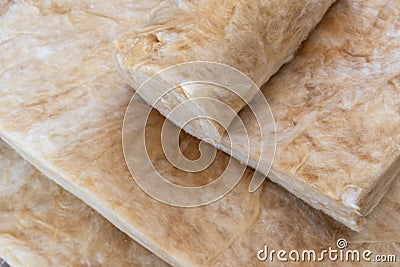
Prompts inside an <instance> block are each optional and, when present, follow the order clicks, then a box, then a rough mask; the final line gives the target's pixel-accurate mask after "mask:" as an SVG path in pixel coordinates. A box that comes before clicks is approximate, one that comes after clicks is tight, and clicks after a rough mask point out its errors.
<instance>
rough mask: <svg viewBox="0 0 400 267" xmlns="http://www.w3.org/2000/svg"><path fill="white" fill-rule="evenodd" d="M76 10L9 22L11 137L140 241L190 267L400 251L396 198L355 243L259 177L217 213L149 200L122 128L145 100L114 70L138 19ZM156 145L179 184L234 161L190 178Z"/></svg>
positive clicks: (157, 120) (3, 109) (30, 12)
mask: <svg viewBox="0 0 400 267" xmlns="http://www.w3.org/2000/svg"><path fill="white" fill-rule="evenodd" d="M146 3H147V4H150V3H151V2H149V1H146ZM59 4H60V3H59ZM64 4H65V6H64V7H68V8H65V9H62V8H61V7H63V4H60V5H61V6H58V8H56V9H54V8H52V7H47V6H42V5H38V6H36V4H32V3H28V2H24V3H17V4H15V5H13V6H12V7H11V8H10V9H9V10H8V12H7V13H5V14H4V15H3V17H2V18H0V20H1V23H0V25H1V31H0V38H1V39H0V42H1V46H2V49H1V50H0V57H1V60H0V64H1V65H0V67H1V70H2V72H1V76H0V84H1V93H0V134H1V135H2V137H3V138H5V139H6V140H7V142H8V143H10V144H11V145H12V146H13V147H14V148H15V149H16V150H17V151H18V152H19V153H20V154H22V155H23V156H24V157H25V158H26V159H28V160H29V161H30V162H31V163H33V164H34V165H35V166H37V167H38V168H39V169H40V171H42V172H44V173H45V174H46V175H47V176H48V177H49V178H51V179H52V180H54V181H56V182H57V183H58V184H60V185H61V186H63V187H64V188H66V189H67V190H69V191H70V192H72V193H73V194H75V195H76V196H78V197H79V198H81V199H82V200H84V201H85V202H86V203H87V204H89V205H90V206H91V207H93V208H94V209H96V210H97V211H98V212H100V213H101V214H102V215H103V216H104V217H106V218H107V219H108V220H110V221H111V222H112V223H113V224H114V225H116V226H117V227H118V228H120V229H121V230H122V231H124V232H125V233H127V234H128V235H129V236H130V237H132V238H134V239H135V240H137V241H138V242H139V243H141V244H142V245H144V246H145V247H147V248H149V249H150V250H151V251H153V252H154V253H156V254H157V255H159V256H160V257H162V258H163V259H165V260H166V261H168V262H170V263H173V264H176V265H184V266H187V265H212V264H217V263H218V264H219V265H228V264H229V263H231V262H241V261H248V262H249V263H256V261H257V260H256V258H255V256H254V253H256V251H257V250H258V249H260V248H259V247H261V248H262V247H263V246H264V245H265V242H268V244H270V245H271V247H279V246H285V247H295V248H299V249H301V248H306V246H309V245H310V246H313V247H324V246H327V245H328V244H332V245H334V242H336V239H337V238H338V237H343V236H344V237H346V238H347V239H348V240H349V241H356V240H365V239H367V240H378V241H388V242H394V241H398V240H399V236H398V235H399V231H398V225H399V222H398V219H399V216H397V213H398V209H399V206H398V201H397V200H396V198H393V196H392V198H388V200H387V201H388V202H387V203H386V204H385V205H384V209H380V210H379V211H380V212H383V213H384V214H383V215H384V217H380V216H378V217H380V218H379V219H376V220H375V219H371V220H370V222H369V225H368V227H367V229H366V232H365V233H364V234H363V233H360V234H355V233H353V232H351V231H349V230H348V229H347V228H345V227H344V226H342V225H339V224H338V223H336V222H335V221H333V220H332V219H330V218H329V217H328V216H326V215H324V214H322V213H321V212H318V211H316V210H314V209H312V208H311V207H309V206H308V205H306V204H304V203H303V202H302V201H300V200H299V199H297V198H296V197H294V196H293V195H291V194H289V193H287V192H286V191H285V190H283V189H281V188H280V187H279V186H277V185H274V184H273V183H270V182H268V183H265V185H264V187H263V189H262V190H259V191H257V192H256V193H255V194H249V193H248V192H247V188H248V184H249V179H250V176H251V170H248V171H247V172H246V174H245V177H243V179H242V181H241V182H240V183H239V184H238V186H237V187H236V188H235V189H234V190H233V191H232V192H230V193H229V194H228V195H227V196H226V197H225V198H224V199H222V200H220V201H218V202H216V203H214V204H212V205H209V206H206V207H202V208H195V209H182V208H174V207H171V206H168V205H164V204H160V203H159V202H157V201H155V200H154V199H152V198H150V197H149V196H147V195H146V194H145V193H144V192H143V191H142V190H141V189H140V188H139V187H138V186H137V185H136V184H135V183H134V181H133V180H132V178H131V176H130V174H129V172H128V170H127V167H126V165H125V161H124V158H123V153H122V147H121V128H122V119H123V115H124V112H125V109H126V107H127V105H128V102H129V100H130V98H131V96H132V94H133V91H132V90H131V89H130V87H129V86H128V85H126V84H125V83H124V82H123V81H122V80H121V77H120V75H119V74H118V73H117V71H116V69H115V65H114V63H113V62H112V61H110V60H109V59H110V57H112V54H113V51H114V46H113V44H111V43H109V41H110V40H109V39H113V38H114V35H116V28H120V27H123V26H124V25H125V26H127V24H129V23H126V21H127V17H132V16H131V15H132V14H130V15H129V13H130V12H133V11H130V12H128V9H126V8H122V10H116V8H118V7H121V5H117V4H116V3H113V5H112V6H110V4H109V1H104V2H103V1H98V2H96V3H95V4H94V5H93V8H91V5H90V4H89V3H88V2H80V5H82V6H79V8H72V7H70V6H68V3H67V2H66V3H64ZM156 4H157V3H154V5H156ZM138 5H139V4H138ZM60 8H61V10H63V12H60ZM151 9H152V7H149V8H148V10H144V12H145V13H147V12H149V10H151ZM124 11H125V12H127V13H128V14H127V13H124ZM134 13H135V12H134ZM123 14H127V15H126V17H124V16H123ZM135 14H138V13H135ZM143 17H144V16H141V18H143ZM27 18H29V19H27ZM89 18H90V19H89ZM132 24H133V23H132ZM54 25H56V26H57V31H54V28H55V26H54ZM50 33H51V35H49V34H50ZM107 34H109V35H107ZM53 35H54V36H53ZM50 36H51V38H49V37H50ZM21 51H22V52H24V53H21ZM60 55H62V56H60ZM27 73H29V75H27ZM162 122H163V118H162V116H161V115H159V114H157V113H154V114H152V116H151V118H150V123H149V125H148V127H150V129H153V130H152V131H149V132H150V133H153V134H157V129H159V127H160V124H161V123H162ZM154 140H155V141H154V144H153V147H152V149H151V150H152V151H153V153H152V157H153V159H154V162H155V163H157V164H156V165H157V166H156V167H157V168H158V169H159V170H160V171H161V172H163V173H165V174H166V176H167V177H169V178H170V179H171V180H174V181H175V182H177V183H178V182H179V183H188V184H197V185H198V184H204V183H207V182H209V181H210V180H212V176H210V174H212V173H217V172H218V170H219V171H220V170H221V169H223V168H224V166H225V165H226V162H227V161H228V160H229V157H228V156H227V155H225V154H224V153H222V152H220V153H218V155H217V156H218V157H217V159H216V162H215V163H214V166H213V167H212V168H211V169H210V170H208V171H207V170H206V171H205V172H200V173H197V174H192V175H187V174H182V173H180V172H178V171H176V170H175V169H174V168H172V167H171V166H170V165H169V164H168V162H166V160H165V158H164V157H163V154H162V151H160V149H159V147H158V143H157V140H158V139H154ZM182 143H183V147H186V149H184V150H185V151H186V152H185V153H188V154H189V155H190V154H191V153H194V152H193V151H197V150H196V149H197V147H198V142H197V140H196V139H194V138H192V137H190V136H186V135H185V136H184V138H183V140H182ZM189 178H192V179H189ZM395 196H396V194H395ZM397 196H398V194H397ZM381 218H385V220H382V219H381ZM382 229H385V231H383V232H382ZM288 235H290V238H288ZM388 246H389V245H388ZM390 246H391V245H390ZM256 247H257V249H256ZM378 247H379V246H378ZM391 249H394V247H392V248H391ZM227 263H228V264H227Z"/></svg>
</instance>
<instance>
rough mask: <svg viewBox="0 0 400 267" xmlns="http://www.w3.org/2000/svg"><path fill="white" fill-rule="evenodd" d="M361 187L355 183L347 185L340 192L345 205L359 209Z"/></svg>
mask: <svg viewBox="0 0 400 267" xmlns="http://www.w3.org/2000/svg"><path fill="white" fill-rule="evenodd" d="M361 192H362V188H360V187H358V186H356V185H348V186H346V188H345V189H344V191H343V193H342V202H343V204H344V205H345V206H346V207H349V208H353V209H356V210H360V207H359V206H358V199H359V196H360V195H361Z"/></svg>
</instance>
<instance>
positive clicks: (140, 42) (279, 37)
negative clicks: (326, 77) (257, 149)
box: [117, 0, 334, 142]
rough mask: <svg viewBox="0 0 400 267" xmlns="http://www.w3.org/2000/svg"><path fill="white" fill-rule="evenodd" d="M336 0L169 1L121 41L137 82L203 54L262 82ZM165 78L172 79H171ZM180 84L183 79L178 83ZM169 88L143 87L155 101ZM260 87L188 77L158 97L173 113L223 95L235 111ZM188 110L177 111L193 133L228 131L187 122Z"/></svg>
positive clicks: (206, 110)
mask: <svg viewBox="0 0 400 267" xmlns="http://www.w3.org/2000/svg"><path fill="white" fill-rule="evenodd" d="M333 2H334V1H333V0H322V1H316V0H299V1H291V0H289V1H288V0H284V1H261V0H256V1H246V0H229V1H219V0H208V1H186V0H185V1H165V2H164V4H163V6H162V8H160V9H158V10H157V11H156V12H154V13H153V18H152V20H151V21H150V22H149V26H148V27H147V28H145V29H142V30H140V31H137V32H134V33H131V34H126V36H124V38H120V40H119V42H118V44H117V45H118V48H119V53H118V59H119V63H120V66H121V68H122V69H123V70H124V71H125V72H126V73H127V74H128V75H127V76H128V77H130V79H129V80H130V82H131V85H132V86H133V88H134V89H138V88H139V86H140V85H141V84H142V82H143V81H144V80H145V79H146V78H149V77H151V76H153V75H154V74H156V73H158V72H159V71H160V70H162V69H164V68H166V67H170V66H174V65H176V64H179V63H184V62H189V61H199V60H200V61H212V62H218V63H224V64H227V65H229V66H232V67H234V68H236V69H238V70H240V71H242V72H243V73H245V74H247V75H248V76H249V77H250V78H251V79H252V80H253V81H254V82H255V83H256V84H257V85H258V86H261V85H263V84H264V83H265V82H266V81H268V79H269V78H270V77H271V76H272V75H273V74H274V73H275V72H276V71H277V70H278V69H279V68H280V67H281V66H282V65H283V64H284V63H285V62H287V61H288V60H289V59H291V58H292V56H293V54H294V52H295V51H296V50H297V49H298V47H299V45H300V43H301V42H302V41H303V40H304V39H305V38H306V36H307V35H308V34H309V32H310V31H311V30H312V29H313V28H314V27H315V25H316V24H317V23H318V22H319V21H320V19H321V18H322V15H323V14H324V13H325V12H326V10H327V9H328V8H329V6H330V5H331V4H332V3H333ZM209 71H210V72H212V71H213V70H209ZM210 75H212V74H211V73H210ZM221 75H223V74H222V73H221ZM230 78H231V77H226V79H230ZM160 79H161V78H160ZM159 82H160V83H163V82H164V83H168V82H167V81H165V79H164V80H161V81H159ZM168 85H170V84H168ZM175 85H178V84H172V85H170V86H175ZM210 87H211V86H210ZM168 89H170V88H169V87H168V86H166V87H165V88H164V89H160V87H159V88H157V89H155V90H152V92H147V91H138V93H139V94H140V95H141V96H142V97H143V98H144V99H145V100H146V102H148V103H152V102H153V99H158V97H159V96H160V95H161V93H162V92H161V93H160V94H159V93H158V92H157V93H156V91H157V90H164V92H163V93H165V92H166V91H167V90H168ZM231 89H232V88H231ZM257 92H258V89H257V87H253V88H249V89H248V91H246V92H243V93H241V94H240V95H241V97H242V99H241V97H239V96H238V95H236V94H235V93H233V92H230V91H228V90H225V89H224V88H222V87H215V88H208V89H207V90H206V89H205V88H204V86H197V87H196V86H185V85H184V86H179V87H178V88H177V89H175V90H173V91H172V92H170V93H168V95H167V96H164V98H165V99H166V101H164V102H163V103H162V104H157V105H155V108H156V109H158V110H159V111H160V112H161V113H162V114H163V115H164V116H167V115H168V114H169V113H170V112H171V111H172V110H173V109H174V108H175V107H176V106H177V105H179V104H180V103H182V102H185V101H188V100H191V99H194V98H199V97H208V98H212V99H216V100H220V101H222V102H223V103H225V104H226V105H228V106H229V107H230V108H232V109H233V111H235V112H239V111H240V110H241V109H242V108H243V107H244V106H245V105H246V102H249V101H250V100H251V99H253V97H254V96H255V95H256V93H257ZM161 101H162V100H161ZM195 106H196V107H194V104H193V105H192V107H191V109H190V110H188V111H187V112H191V110H192V109H195V108H196V110H197V111H196V112H197V114H195V115H197V116H206V117H213V118H214V116H211V111H210V109H211V107H210V106H208V105H201V104H198V103H197V105H195ZM183 117H184V114H179V113H176V114H174V115H171V116H170V119H171V120H172V121H173V122H174V123H176V124H177V125H179V126H182V127H183V126H184V127H183V129H185V130H186V131H187V132H189V133H191V134H192V135H195V136H197V137H200V138H211V139H212V140H214V141H215V142H219V141H220V140H221V137H222V136H223V134H224V128H223V127H222V126H221V125H219V124H217V123H216V122H214V121H211V120H209V121H207V120H202V119H197V120H195V121H193V122H192V123H189V124H187V125H185V122H186V121H184V119H183ZM193 117H195V116H193ZM230 119H231V120H232V117H231V118H230ZM216 121H218V122H222V121H225V119H224V118H222V116H221V117H218V116H217V118H216Z"/></svg>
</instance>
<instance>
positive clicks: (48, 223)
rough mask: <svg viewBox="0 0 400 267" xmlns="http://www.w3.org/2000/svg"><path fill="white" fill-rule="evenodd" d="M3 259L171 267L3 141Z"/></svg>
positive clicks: (0, 158)
mask: <svg viewBox="0 0 400 267" xmlns="http://www.w3.org/2000/svg"><path fill="white" fill-rule="evenodd" d="M0 169H1V171H0V185H1V186H0V258H3V259H4V260H5V261H6V262H7V263H8V264H9V265H10V266H40V267H44V266H167V264H166V263H164V262H163V261H161V260H160V259H159V258H158V257H156V256H155V255H154V254H152V253H151V252H149V251H148V250H146V249H145V248H143V247H142V246H140V245H139V244H137V243H136V242H134V241H133V240H131V239H130V238H129V237H128V236H126V235H125V234H123V233H122V232H121V231H119V230H118V229H117V228H115V227H114V226H113V225H112V224H111V223H109V222H108V221H107V220H106V219H104V218H103V217H102V216H100V215H99V214H98V213H97V212H96V211H94V210H92V209H91V208H89V207H88V206H87V205H86V204H85V203H83V202H82V201H81V200H79V199H77V198H76V197H75V196H73V195H72V194H70V193H68V192H67V191H65V190H63V189H62V188H61V187H59V186H57V185H56V184H55V183H54V182H52V181H50V180H49V179H47V178H46V177H45V176H44V175H42V174H41V173H40V172H38V171H37V170H36V169H34V168H33V167H32V166H31V165H30V164H29V163H27V162H26V161H24V160H23V159H22V158H21V157H20V156H19V155H17V153H16V152H15V151H13V150H12V149H11V148H10V147H8V146H7V145H6V144H5V143H4V142H3V141H0Z"/></svg>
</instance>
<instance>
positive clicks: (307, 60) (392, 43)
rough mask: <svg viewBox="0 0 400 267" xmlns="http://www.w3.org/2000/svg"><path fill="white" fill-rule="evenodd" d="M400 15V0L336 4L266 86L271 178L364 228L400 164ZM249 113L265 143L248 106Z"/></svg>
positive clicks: (253, 135) (254, 132) (253, 136)
mask: <svg viewBox="0 0 400 267" xmlns="http://www.w3.org/2000/svg"><path fill="white" fill-rule="evenodd" d="M399 15H400V1H398V0H392V1H374V0H371V1H362V2H358V1H350V0H348V1H341V2H339V3H337V4H336V5H335V6H334V7H333V8H332V10H331V11H330V12H329V13H328V14H327V15H326V16H325V18H324V19H323V21H322V22H321V23H320V25H319V26H318V27H317V29H316V30H315V31H314V32H313V33H312V34H311V36H310V37H309V39H308V41H307V42H305V44H304V46H303V47H302V49H301V50H300V51H299V52H298V54H297V56H296V57H295V59H294V60H293V61H291V62H290V63H289V64H288V65H287V66H285V67H284V68H282V70H281V71H280V72H279V73H278V74H277V75H276V76H275V77H274V78H273V79H271V81H270V82H268V83H267V84H266V85H265V86H264V88H263V93H264V94H265V96H266V98H267V99H268V101H269V103H270V106H271V109H272V112H273V114H274V117H275V121H276V125H277V141H278V143H277V153H276V156H275V160H274V164H273V169H272V172H271V173H270V176H271V178H272V179H273V180H274V181H276V182H278V183H280V184H281V185H283V186H284V187H285V188H287V189H288V190H289V191H291V192H293V193H294V194H296V195H297V196H299V197H301V198H302V199H304V200H305V201H306V202H308V203H310V204H311V205H313V206H314V207H316V208H318V209H322V210H323V211H324V212H326V213H328V214H329V215H331V216H332V217H334V218H335V219H337V220H339V221H341V222H343V223H344V224H346V225H347V226H349V227H350V228H352V229H356V230H357V229H358V230H359V229H360V227H361V226H362V221H363V220H362V217H364V216H365V215H367V214H368V213H369V212H371V210H372V209H373V208H374V207H375V206H376V205H377V203H378V202H379V200H380V199H381V198H382V196H383V195H384V193H385V192H386V190H387V188H388V187H389V185H390V182H391V181H392V180H393V179H394V177H396V175H397V174H398V172H399V171H400V162H399V155H400V150H399V145H400V109H399V107H400V53H399V51H400V21H399ZM256 101H257V100H256ZM262 108H264V106H262V103H261V105H259V106H258V107H257V104H256V108H255V110H257V109H262ZM256 112H257V111H256ZM241 119H242V120H243V121H244V124H245V125H247V126H248V127H247V129H248V131H249V136H250V137H249V139H250V140H251V141H252V142H253V146H255V147H257V146H260V144H261V140H260V137H259V129H258V125H257V124H256V123H255V122H254V119H253V117H252V115H251V114H250V111H249V110H244V111H243V113H242V114H241ZM260 124H261V125H266V123H262V122H261V123H260ZM244 138H247V137H243V139H244ZM240 150H241V148H237V151H236V152H234V154H235V156H237V157H238V158H241V157H242V155H241V154H240V152H241V151H240ZM257 157H258V155H256V154H255V153H253V154H252V156H251V161H253V165H254V161H256V160H257ZM260 170H261V171H263V169H262V167H261V169H260Z"/></svg>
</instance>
